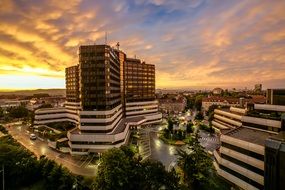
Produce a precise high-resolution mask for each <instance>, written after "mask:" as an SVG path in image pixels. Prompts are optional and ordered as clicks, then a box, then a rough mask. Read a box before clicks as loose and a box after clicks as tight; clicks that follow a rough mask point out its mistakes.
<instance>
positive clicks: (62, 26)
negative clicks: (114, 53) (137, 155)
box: [0, 0, 285, 90]
mask: <svg viewBox="0 0 285 190" xmlns="http://www.w3.org/2000/svg"><path fill="white" fill-rule="evenodd" d="M284 9H285V2H283V1H274V2H268V1H231V2H229V1H224V2H223V3H221V2H219V1H203V0H202V1H199V0H193V1H179V2H177V1H170V0H135V1H127V0H126V1H110V2H109V1H108V3H106V1H96V2H95V1H80V0H74V1H68V3H66V2H64V1H60V2H58V1H54V0H51V1H48V0H46V1H41V2H38V1H29V2H22V1H10V0H4V1H2V2H0V21H1V22H0V43H1V44H2V46H1V47H0V80H1V84H0V90H4V89H10V90H11V89H13V90H14V89H15V90H17V89H38V88H64V86H65V83H64V68H65V67H69V66H71V65H74V64H77V63H78V58H77V56H78V55H77V49H78V47H79V45H83V44H94V43H96V44H104V43H105V34H106V33H107V34H108V35H107V36H108V39H107V41H108V44H110V45H112V46H115V45H116V43H117V42H120V44H121V49H122V50H123V51H125V52H127V53H128V55H130V56H131V57H135V56H136V57H137V58H140V59H144V61H146V63H149V64H155V66H156V83H157V85H156V88H162V89H163V88H167V89H174V88H184V89H198V88H200V89H212V88H214V87H221V88H231V87H236V88H244V87H248V88H253V86H254V84H256V83H262V84H263V88H264V89H266V88H276V87H284V84H285V75H284V71H285V63H284V60H285V59H284V58H285V55H284V51H285V46H284V45H285V19H284V18H285V12H284V11H283V10H284ZM2 81H4V82H2Z"/></svg>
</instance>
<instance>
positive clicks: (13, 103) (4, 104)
mask: <svg viewBox="0 0 285 190" xmlns="http://www.w3.org/2000/svg"><path fill="white" fill-rule="evenodd" d="M28 102H29V100H5V99H2V100H0V107H1V108H3V109H7V108H11V107H19V106H20V105H27V104H28Z"/></svg>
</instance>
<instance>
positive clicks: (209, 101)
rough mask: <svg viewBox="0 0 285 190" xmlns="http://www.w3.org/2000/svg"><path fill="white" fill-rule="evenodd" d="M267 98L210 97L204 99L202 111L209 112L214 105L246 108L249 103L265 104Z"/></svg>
mask: <svg viewBox="0 0 285 190" xmlns="http://www.w3.org/2000/svg"><path fill="white" fill-rule="evenodd" d="M265 102H266V98H265V97H264V96H261V95H252V96H250V98H234V97H222V96H210V97H204V98H203V99H202V109H203V110H204V111H208V109H209V107H210V106H212V105H218V106H221V107H223V106H228V107H230V106H233V107H235V106H240V107H244V106H246V104H248V103H257V104H264V103H265Z"/></svg>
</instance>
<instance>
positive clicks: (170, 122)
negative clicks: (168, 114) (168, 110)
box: [167, 118, 174, 133]
mask: <svg viewBox="0 0 285 190" xmlns="http://www.w3.org/2000/svg"><path fill="white" fill-rule="evenodd" d="M167 122H168V124H167V129H168V130H169V131H170V132H171V133H172V132H173V125H174V122H173V120H172V119H171V118H169V119H168V120H167Z"/></svg>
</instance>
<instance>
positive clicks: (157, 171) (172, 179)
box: [141, 160, 179, 190]
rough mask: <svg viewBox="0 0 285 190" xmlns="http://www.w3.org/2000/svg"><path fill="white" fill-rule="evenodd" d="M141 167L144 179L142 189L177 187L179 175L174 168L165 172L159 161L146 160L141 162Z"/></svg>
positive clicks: (154, 189) (155, 189)
mask: <svg viewBox="0 0 285 190" xmlns="http://www.w3.org/2000/svg"><path fill="white" fill-rule="evenodd" d="M141 167H142V168H143V172H144V173H143V177H144V179H145V181H144V184H143V185H142V187H143V188H142V189H150V190H152V189H153V190H157V189H161V188H162V187H164V188H165V189H178V180H179V177H178V176H177V174H176V173H175V171H174V170H172V171H170V172H167V171H166V170H165V167H164V165H163V164H162V163H161V162H159V161H154V160H146V161H145V162H142V163H141Z"/></svg>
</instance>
